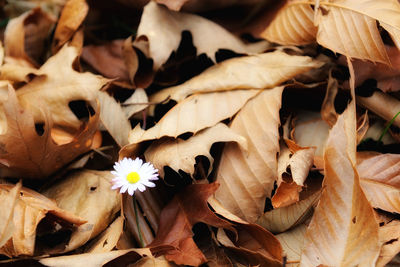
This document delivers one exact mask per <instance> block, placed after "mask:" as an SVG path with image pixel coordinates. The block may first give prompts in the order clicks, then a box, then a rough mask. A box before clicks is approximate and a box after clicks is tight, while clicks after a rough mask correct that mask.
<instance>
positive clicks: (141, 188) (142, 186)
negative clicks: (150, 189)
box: [137, 184, 146, 192]
mask: <svg viewBox="0 0 400 267" xmlns="http://www.w3.org/2000/svg"><path fill="white" fill-rule="evenodd" d="M137 187H138V189H139V191H140V192H143V191H144V190H146V187H145V186H144V185H142V184H138V186H137Z"/></svg>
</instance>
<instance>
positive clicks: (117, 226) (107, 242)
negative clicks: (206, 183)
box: [85, 216, 124, 253]
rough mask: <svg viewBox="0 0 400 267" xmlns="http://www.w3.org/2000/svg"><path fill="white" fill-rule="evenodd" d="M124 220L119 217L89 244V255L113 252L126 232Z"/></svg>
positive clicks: (87, 250)
mask: <svg viewBox="0 0 400 267" xmlns="http://www.w3.org/2000/svg"><path fill="white" fill-rule="evenodd" d="M123 228H124V218H123V217H122V216H119V217H118V218H117V219H115V220H114V221H113V223H112V224H110V226H109V227H108V228H107V229H106V230H104V231H103V233H101V235H99V236H98V237H97V238H95V239H94V240H93V242H91V244H89V248H88V249H86V250H85V251H86V252H88V253H103V252H108V251H111V250H113V249H114V248H115V247H116V246H117V243H118V240H119V238H120V236H121V234H122V232H123V231H124V229H123Z"/></svg>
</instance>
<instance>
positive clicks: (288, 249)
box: [276, 224, 307, 267]
mask: <svg viewBox="0 0 400 267" xmlns="http://www.w3.org/2000/svg"><path fill="white" fill-rule="evenodd" d="M306 231H307V225H305V224H300V225H299V226H297V227H296V228H293V229H291V230H289V231H286V232H284V233H281V234H279V235H276V238H277V239H278V240H279V242H280V243H281V246H282V250H283V254H284V256H285V257H286V266H289V267H291V266H299V263H300V257H301V251H302V250H303V247H304V237H305V235H306Z"/></svg>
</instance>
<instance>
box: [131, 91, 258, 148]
mask: <svg viewBox="0 0 400 267" xmlns="http://www.w3.org/2000/svg"><path fill="white" fill-rule="evenodd" d="M258 92H259V91H258V90H235V91H230V92H229V91H228V92H214V93H209V94H198V95H193V96H190V97H188V98H186V99H185V100H183V101H182V102H180V103H178V104H177V105H176V106H174V107H173V108H172V109H171V110H170V111H168V112H167V114H165V115H164V117H162V119H161V120H160V121H159V122H158V123H157V124H156V125H155V126H154V127H152V128H150V129H148V130H146V131H144V130H142V129H141V128H140V126H139V125H137V126H136V127H135V128H134V129H133V130H132V131H131V132H130V134H129V143H131V144H132V143H133V144H136V143H139V142H142V141H146V140H152V139H159V138H161V137H163V136H171V137H175V138H176V137H177V136H179V135H181V134H183V133H187V132H192V133H197V132H198V131H200V130H202V129H204V128H207V127H210V126H213V125H215V124H217V123H218V122H220V121H222V120H224V119H227V118H230V117H232V116H233V115H235V114H236V112H238V110H240V109H241V108H242V106H243V105H244V104H245V103H246V102H247V100H249V99H250V98H252V97H253V96H255V95H256V94H257V93H258Z"/></svg>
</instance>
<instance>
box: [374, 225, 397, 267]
mask: <svg viewBox="0 0 400 267" xmlns="http://www.w3.org/2000/svg"><path fill="white" fill-rule="evenodd" d="M379 241H380V242H381V243H382V244H383V245H382V248H381V252H380V254H379V258H378V261H377V262H376V266H379V267H383V266H386V264H387V263H388V262H390V260H391V259H392V258H394V257H395V256H396V255H397V254H398V253H399V252H400V222H399V221H397V220H393V221H391V222H389V223H387V224H385V225H383V226H382V227H379Z"/></svg>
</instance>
